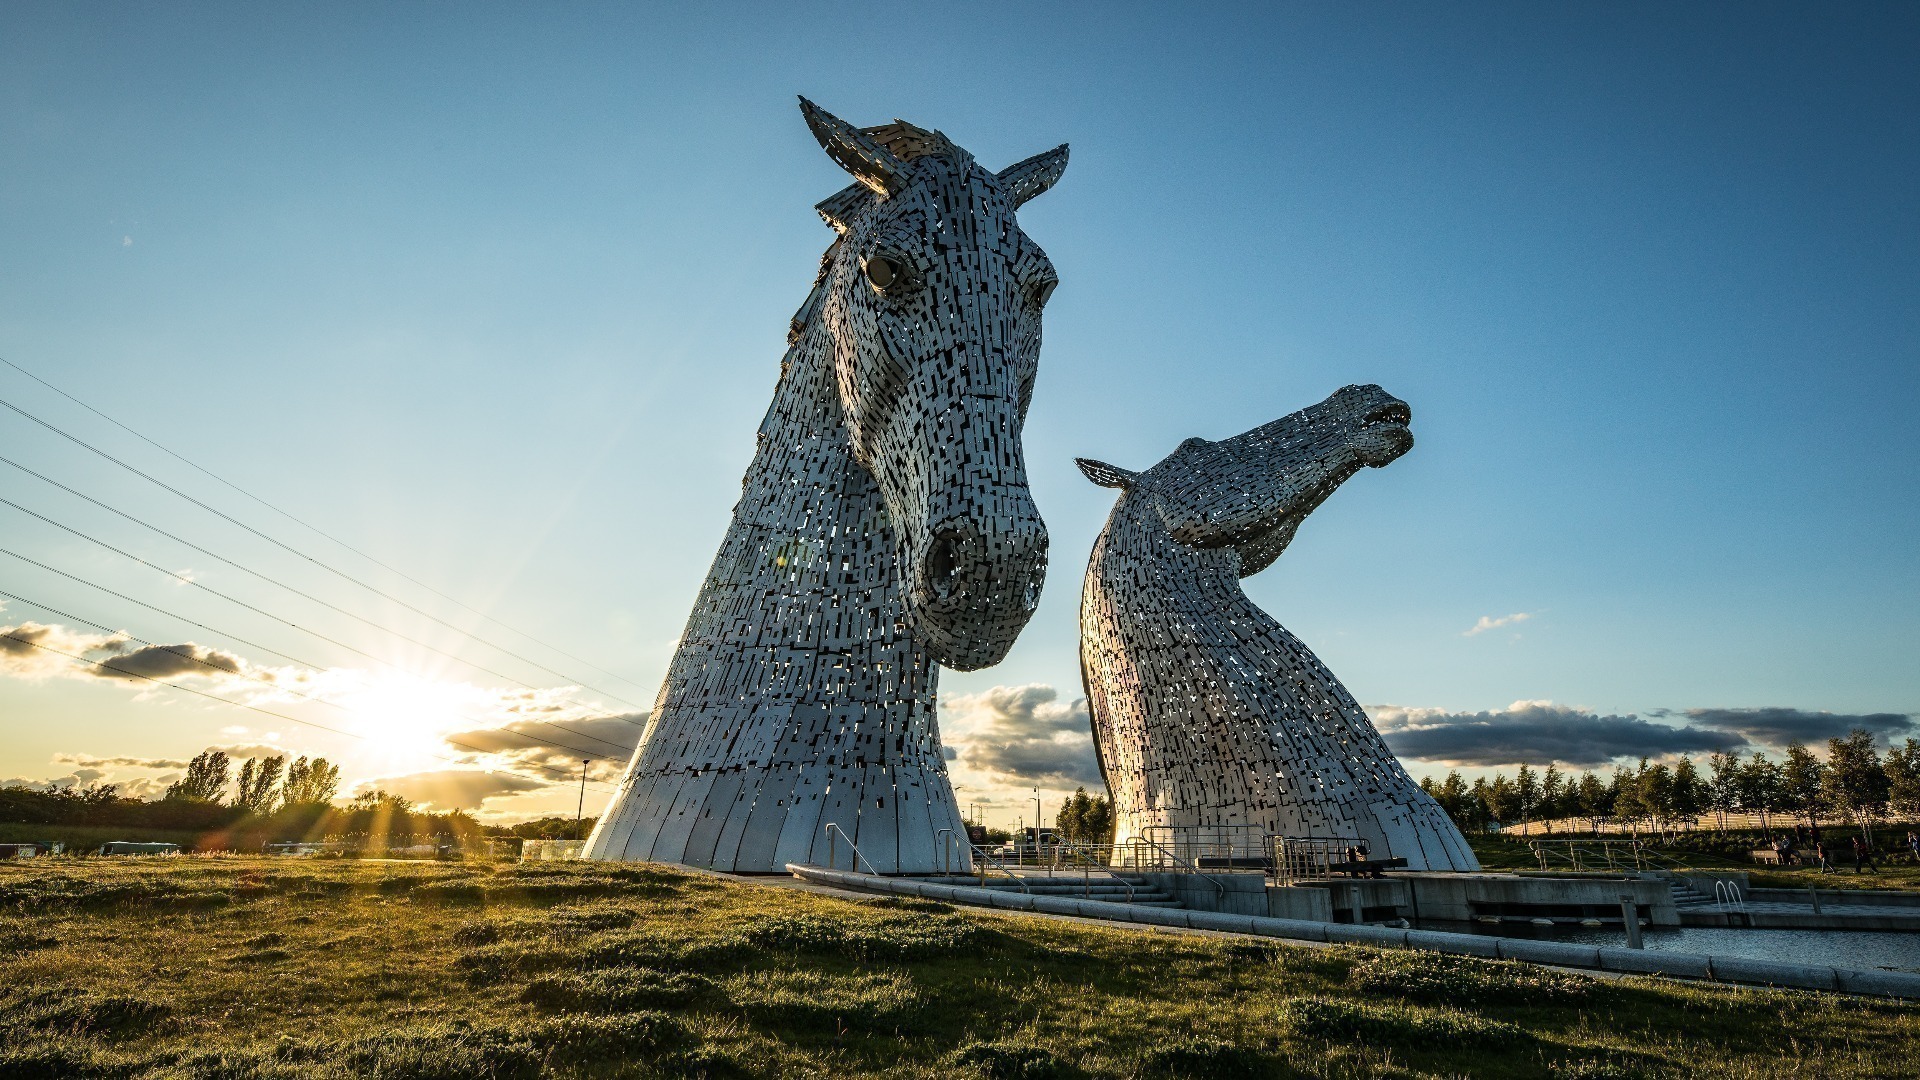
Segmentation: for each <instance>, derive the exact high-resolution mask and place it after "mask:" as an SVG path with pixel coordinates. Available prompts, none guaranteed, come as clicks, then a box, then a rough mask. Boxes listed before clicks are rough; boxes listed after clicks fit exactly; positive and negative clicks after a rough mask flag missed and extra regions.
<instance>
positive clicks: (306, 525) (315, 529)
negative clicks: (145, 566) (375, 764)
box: [0, 356, 646, 705]
mask: <svg viewBox="0 0 1920 1080" xmlns="http://www.w3.org/2000/svg"><path fill="white" fill-rule="evenodd" d="M0 364H5V365H7V366H8V367H10V368H12V369H13V370H15V371H17V372H19V373H20V374H22V375H25V376H26V377H27V378H29V379H32V380H33V381H34V382H37V383H39V384H40V385H41V386H44V387H46V388H47V389H49V390H51V391H53V392H54V393H56V394H59V395H60V396H61V397H63V398H66V399H67V400H68V401H71V402H73V403H74V404H75V405H78V406H80V407H81V408H83V409H85V410H87V411H88V412H90V413H92V414H93V415H95V416H97V417H99V418H100V419H102V420H105V421H106V422H107V423H109V424H112V425H113V426H114V427H117V428H119V429H120V430H121V431H124V432H126V433H127V434H129V435H131V436H133V437H134V438H136V439H139V440H140V441H141V442H143V443H146V444H147V445H148V446H151V447H153V448H154V449H155V450H158V451H160V452H161V453H163V454H165V455H167V456H168V457H170V458H173V459H174V460H175V461H178V462H180V463H182V464H184V465H186V466H187V467H188V468H191V469H193V470H194V471H196V472H199V473H200V474H202V475H204V476H207V477H210V478H212V479H214V480H216V481H218V482H220V483H221V484H224V485H225V486H227V487H229V488H232V489H233V490H235V491H237V492H239V493H240V494H242V495H245V496H246V497H247V498H249V499H252V500H253V501H254V502H257V503H259V504H260V505H261V506H264V507H266V508H267V509H269V510H271V511H273V512H274V513H276V514H279V515H280V516H281V517H283V518H286V519H287V520H288V521H291V522H293V523H294V524H295V525H298V526H300V527H301V528H303V529H306V530H307V531H309V532H312V533H314V534H315V535H318V536H320V537H323V538H325V539H327V540H331V541H332V542H334V543H335V544H338V545H340V546H341V547H343V548H345V549H347V550H348V551H351V552H353V553H354V554H355V555H358V556H360V557H361V558H363V559H365V560H367V561H368V562H370V563H372V564H373V565H375V566H378V567H380V568H381V569H382V570H385V571H387V572H388V573H391V574H394V575H396V576H398V577H400V578H402V579H404V580H406V581H410V582H412V583H413V584H415V585H418V586H419V587H420V588H422V589H425V590H427V591H428V592H430V593H432V594H433V595H435V596H437V597H439V598H440V599H442V600H445V601H447V602H448V603H450V604H452V605H454V606H455V607H458V608H461V609H463V610H465V611H469V612H472V613H473V614H475V615H478V616H480V617H481V618H483V619H485V620H487V621H488V622H490V623H493V624H494V625H495V626H498V627H501V628H502V629H505V630H509V631H512V632H513V633H515V634H518V635H519V636H521V637H523V638H526V639H527V640H528V641H531V642H533V643H534V644H535V645H538V646H540V647H541V648H544V649H548V650H550V651H552V652H554V653H557V654H558V655H560V656H564V657H566V658H567V659H569V660H572V661H574V662H575V663H578V664H585V665H587V666H588V667H590V668H592V669H593V670H595V671H598V672H600V673H601V674H603V675H609V676H612V677H613V678H615V679H620V681H621V682H623V683H626V684H627V685H628V686H632V687H634V689H636V690H639V691H641V692H643V693H644V692H645V691H646V687H643V686H639V685H637V684H635V683H633V682H632V681H630V680H628V679H624V678H621V677H620V676H619V675H617V674H615V673H614V672H611V671H608V670H607V669H606V668H603V667H601V666H600V665H598V664H596V663H594V662H593V661H591V660H586V659H583V658H581V657H578V656H575V655H573V654H572V653H570V652H568V651H566V650H565V649H562V648H560V647H559V646H557V645H550V644H548V643H547V642H545V641H542V640H540V639H539V638H537V637H534V636H533V635H532V634H529V633H527V632H526V631H524V630H521V629H518V628H516V627H514V626H513V625H511V624H509V623H505V622H502V621H500V620H499V619H496V618H494V617H493V616H492V615H489V614H487V613H486V612H484V611H481V610H480V609H479V608H476V607H473V606H471V605H468V604H464V603H462V602H460V601H459V600H457V599H455V598H453V597H451V596H449V595H447V594H446V593H443V592H441V591H440V590H439V589H436V588H434V587H433V586H431V585H429V584H427V583H426V582H424V581H421V580H420V579H419V578H416V577H413V576H411V575H409V574H407V573H405V572H404V571H402V570H399V569H398V568H396V567H393V566H390V565H388V564H387V563H385V562H382V561H381V560H379V559H376V558H374V557H373V556H372V555H369V554H367V553H366V552H364V551H362V550H360V549H359V548H357V547H354V546H353V545H352V544H349V543H347V542H346V541H345V540H342V539H340V538H339V537H337V536H335V535H333V534H332V533H330V532H327V531H326V530H325V529H322V528H321V527H319V526H318V525H314V524H311V523H310V522H307V521H305V520H302V519H301V518H298V517H295V516H294V515H293V514H292V513H290V512H288V511H286V510H282V509H281V508H280V507H278V506H275V505H274V504H273V503H270V502H268V501H267V500H265V499H263V498H261V497H260V496H258V495H255V494H254V493H253V492H251V491H248V490H247V489H246V488H243V487H241V486H240V485H239V484H236V483H234V482H233V481H231V480H228V479H227V478H226V477H224V476H221V475H220V474H218V473H216V472H214V471H213V470H211V469H208V468H206V467H205V466H203V465H200V464H199V463H198V462H195V461H193V460H191V459H189V458H186V457H184V456H182V455H180V454H178V453H175V452H174V451H173V450H170V449H168V448H167V447H165V446H162V445H161V444H159V443H158V442H155V441H154V440H152V439H150V438H148V437H147V436H145V435H143V434H141V433H140V432H138V431H135V430H134V429H132V428H130V427H128V426H127V425H125V424H123V423H121V422H120V421H118V420H115V419H114V418H113V417H111V416H108V415H107V414H106V413H104V412H101V411H100V410H99V409H96V408H94V407H93V406H91V405H89V404H87V403H86V402H84V401H82V400H80V399H79V398H77V397H74V396H73V395H72V394H69V393H67V392H66V391H65V390H62V389H60V388H59V387H57V386H55V385H53V384H52V383H50V382H48V381H47V380H45V379H43V378H41V377H40V376H38V375H35V374H34V373H33V372H31V371H28V370H27V369H26V368H23V367H21V366H20V365H19V364H16V363H14V362H13V361H11V360H9V359H7V358H6V357H4V356H0ZM561 677H562V678H565V676H561ZM608 696H609V697H611V696H612V695H611V694H609V695H608ZM616 700H617V699H616ZM627 704H629V705H632V704H633V702H631V701H629V702H627Z"/></svg>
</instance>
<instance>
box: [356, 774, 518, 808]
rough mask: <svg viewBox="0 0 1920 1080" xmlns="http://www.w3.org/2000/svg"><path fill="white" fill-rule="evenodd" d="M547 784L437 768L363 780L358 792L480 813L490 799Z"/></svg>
mask: <svg viewBox="0 0 1920 1080" xmlns="http://www.w3.org/2000/svg"><path fill="white" fill-rule="evenodd" d="M547 786H548V785H546V784H543V783H541V782H540V781H538V780H533V779H530V778H528V777H525V776H520V775H518V774H516V773H510V772H495V771H491V770H482V769H438V770H435V771H432V772H420V773H409V774H407V775H404V776H383V777H375V778H373V779H369V780H362V781H360V782H359V783H358V784H355V785H354V788H355V790H356V791H365V790H369V789H372V788H379V789H380V790H382V791H387V792H391V793H393V794H395V795H398V796H400V797H401V798H403V799H408V800H410V801H412V802H414V803H417V804H419V805H421V806H426V807H431V808H433V809H435V810H478V809H480V804H481V803H483V802H485V801H486V800H488V799H493V798H498V797H500V796H503V795H518V794H520V793H522V792H527V791H538V790H541V789H543V788H545V787H547Z"/></svg>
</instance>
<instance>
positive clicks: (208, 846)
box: [0, 750, 571, 851]
mask: <svg viewBox="0 0 1920 1080" xmlns="http://www.w3.org/2000/svg"><path fill="white" fill-rule="evenodd" d="M230 789H231V790H230ZM339 792H340V767H339V766H337V765H334V764H333V763H331V762H329V761H328V760H327V759H326V758H321V757H316V758H312V759H309V758H306V757H298V758H295V759H294V760H293V761H292V762H290V763H289V762H288V761H287V759H286V758H285V757H284V756H281V757H261V758H248V759H247V760H246V761H245V762H243V763H242V764H241V766H240V769H239V772H238V775H237V776H236V775H235V772H234V768H233V761H232V760H231V759H230V758H229V757H228V756H227V755H226V754H225V753H224V752H223V751H219V750H208V751H206V752H205V753H202V754H199V755H196V756H195V757H194V758H193V760H192V761H190V762H188V763H187V771H186V775H185V776H183V777H181V778H180V780H178V781H177V782H175V783H173V784H171V785H169V786H168V788H167V790H166V792H165V794H163V795H162V796H161V797H160V798H159V799H157V800H153V801H147V800H143V799H135V798H128V797H125V796H122V795H120V794H119V793H118V789H117V785H114V784H101V785H94V786H85V787H70V788H57V787H53V786H52V785H49V786H48V787H47V788H45V789H33V788H8V789H5V790H0V821H8V822H16V823H21V824H30V825H86V826H106V827H113V828H122V829H127V830H130V831H132V830H142V829H167V830H174V831H192V832H198V833H200V834H201V837H200V840H199V841H198V843H197V844H196V846H197V847H199V848H202V849H205V850H216V849H225V850H239V851H247V850H257V849H259V848H260V847H261V846H263V845H265V844H267V843H271V842H274V841H285V840H294V841H302V840H304V841H318V840H334V841H346V842H347V843H348V844H349V846H363V847H368V848H374V847H386V846H405V845H406V844H408V843H410V842H436V841H442V842H444V841H453V842H461V843H464V842H471V841H475V840H478V839H480V837H481V836H482V835H483V830H482V829H481V827H480V824H479V823H478V822H476V821H475V820H474V819H473V817H472V816H471V815H469V814H467V813H464V812H462V811H459V810H454V811H449V812H446V813H429V812H426V811H422V810H418V809H416V808H415V807H414V804H413V803H412V802H410V801H409V800H407V799H404V798H401V797H400V796H398V795H394V794H392V793H390V792H386V791H382V790H380V789H378V788H375V789H372V790H369V791H363V792H360V793H358V794H356V795H355V796H354V797H353V798H352V799H351V800H349V801H348V802H347V803H346V804H345V805H336V803H335V800H336V799H337V798H338V796H339ZM569 824H571V822H569Z"/></svg>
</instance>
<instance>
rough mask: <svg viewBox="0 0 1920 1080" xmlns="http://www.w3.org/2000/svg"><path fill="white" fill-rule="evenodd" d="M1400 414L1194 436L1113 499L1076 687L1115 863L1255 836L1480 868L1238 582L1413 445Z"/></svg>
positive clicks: (1117, 482)
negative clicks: (1155, 844) (1117, 854)
mask: <svg viewBox="0 0 1920 1080" xmlns="http://www.w3.org/2000/svg"><path fill="white" fill-rule="evenodd" d="M1410 418H1411V412H1410V410H1409V409H1408V408H1407V406H1406V404H1405V403H1404V402H1401V401H1399V400H1398V399H1396V398H1393V397H1390V396H1389V395H1388V394H1387V393H1386V392H1385V391H1383V390H1381V389H1380V388H1379V387H1377V386H1349V387H1346V388H1344V389H1342V390H1339V391H1337V392H1336V393H1334V394H1333V395H1332V396H1331V397H1329V398H1327V399H1326V400H1325V401H1323V402H1321V403H1320V404H1318V405H1314V406H1312V407H1311V408H1307V409H1303V410H1301V411H1300V412H1297V413H1294V414H1293V415H1291V416H1287V417H1283V418H1281V419H1279V420H1275V421H1274V422H1272V423H1270V424H1266V425H1264V426H1262V427H1258V428H1255V429H1253V430H1252V431H1249V432H1247V433H1246V434H1244V435H1239V436H1236V437H1234V438H1231V439H1226V440H1223V441H1220V442H1208V441H1207V440H1205V439H1188V440H1187V441H1186V442H1184V443H1181V444H1180V446H1179V448H1178V449H1176V450H1175V451H1174V452H1173V453H1172V454H1170V455H1168V456H1167V458H1166V459H1165V460H1164V461H1161V462H1160V463H1159V464H1157V465H1155V466H1153V467H1152V468H1150V469H1148V470H1146V471H1145V472H1139V473H1133V472H1128V471H1126V470H1124V469H1119V468H1115V467H1114V466H1111V465H1107V464H1103V463H1101V462H1097V461H1089V460H1087V459H1084V458H1082V459H1080V468H1081V471H1083V472H1085V473H1086V474H1087V477H1088V479H1091V480H1092V481H1093V482H1094V483H1096V484H1100V485H1103V486H1105V487H1113V488H1119V489H1120V490H1121V495H1120V499H1119V501H1118V503H1117V504H1115V506H1114V508H1113V513H1112V515H1111V516H1110V517H1109V518H1108V519H1107V525H1106V529H1105V530H1104V531H1103V532H1102V533H1101V534H1100V538H1099V540H1097V541H1096V542H1095V543H1094V547H1093V558H1092V561H1091V563H1090V564H1089V565H1088V567H1087V578H1086V584H1085V589H1084V591H1083V592H1082V594H1081V601H1080V672H1081V678H1082V680H1083V681H1084V683H1085V686H1086V692H1087V701H1088V704H1089V707H1090V710H1091V712H1092V715H1093V729H1094V745H1095V746H1096V748H1097V749H1098V752H1099V760H1100V768H1101V771H1102V772H1103V773H1104V774H1105V775H1106V778H1107V784H1108V786H1109V787H1110V788H1111V789H1112V791H1113V799H1114V814H1115V818H1116V819H1117V823H1118V828H1117V830H1116V835H1115V840H1116V841H1117V844H1118V845H1121V846H1117V847H1116V851H1120V850H1122V846H1124V845H1126V844H1127V843H1128V841H1130V840H1132V839H1133V838H1135V837H1141V836H1147V837H1148V838H1149V839H1153V838H1154V837H1158V838H1159V840H1160V842H1161V843H1163V844H1164V843H1165V841H1166V840H1168V839H1171V838H1177V837H1178V836H1180V835H1182V834H1181V833H1179V832H1178V831H1171V832H1162V831H1160V830H1159V829H1153V830H1151V833H1150V827H1155V826H1158V827H1165V826H1172V827H1174V829H1175V830H1178V829H1180V828H1186V827H1193V826H1241V827H1246V826H1252V827H1254V830H1255V831H1256V832H1257V833H1258V834H1259V835H1261V836H1263V837H1264V836H1267V835H1276V834H1277V835H1283V836H1316V837H1338V838H1351V839H1363V840H1366V841H1367V842H1368V844H1369V848H1370V852H1371V854H1372V855H1373V856H1374V857H1389V858H1405V859H1406V860H1407V865H1408V867H1409V868H1411V869H1426V870H1478V869H1479V868H1480V864H1479V862H1478V861H1477V860H1476V859H1475V858H1474V856H1473V852H1472V851H1471V850H1469V849H1468V847H1467V843H1466V840H1465V838H1464V837H1462V836H1461V835H1460V831H1459V830H1458V829H1456V828H1455V827H1454V825H1453V823H1452V822H1451V821H1450V820H1449V819H1448V818H1447V815H1446V814H1445V812H1443V811H1442V810H1441V809H1440V807H1439V805H1438V804H1436V803H1435V802H1434V801H1433V799H1432V798H1430V797H1429V796H1428V795H1427V794H1426V793H1425V792H1423V791H1421V790H1420V788H1419V786H1418V785H1416V784H1415V783H1414V782H1413V779H1412V778H1411V777H1409V776H1408V775H1407V771H1406V769H1405V768H1403V767H1402V766H1401V765H1400V762H1399V761H1398V760H1397V759H1396V758H1395V757H1394V756H1393V752H1392V751H1390V750H1388V749H1387V746H1386V743H1385V742H1383V741H1382V740H1381V738H1380V735H1379V733H1378V732H1377V731H1375V730H1374V727H1373V724H1372V723H1371V722H1370V721H1369V720H1368V719H1367V714H1366V713H1365V712H1364V711H1362V710H1361V708H1360V705H1359V703H1358V702H1356V701H1355V700H1354V699H1353V695H1351V694H1349V693H1348V692H1347V689H1346V687H1344V686H1342V685H1340V680H1338V679H1336V678H1334V677H1333V674H1332V673H1331V672H1329V671H1328V670H1327V669H1326V667H1325V665H1323V664H1321V663H1320V660H1319V658H1318V657H1316V656H1314V655H1313V653H1312V652H1311V651H1310V650H1309V649H1308V648H1307V647H1306V646H1305V645H1303V644H1301V642H1300V640H1299V639H1298V638H1296V637H1294V636H1293V635H1292V634H1290V633H1288V632H1287V630H1286V628H1285V627H1283V626H1281V625H1280V624H1279V623H1278V622H1275V621H1274V619H1273V617H1272V616H1270V615H1268V614H1267V613H1266V612H1264V611H1262V610H1260V608H1259V607H1257V606H1255V605H1254V603H1253V601H1252V600H1250V599H1248V598H1247V594H1246V593H1245V592H1243V591H1241V588H1240V579H1241V578H1243V577H1246V576H1248V575H1250V574H1256V573H1259V572H1260V571H1261V570H1264V569H1266V568H1267V567H1268V566H1270V565H1272V563H1273V561H1274V560H1275V559H1276V558H1278V557H1279V556H1280V553H1281V552H1282V551H1284V550H1285V549H1286V546H1287V544H1288V542H1290V541H1291V540H1292V539H1293V535H1294V531H1295V530H1296V529H1298V528H1299V527H1300V523H1301V522H1302V521H1303V520H1305V519H1306V517H1307V515H1308V514H1310V513H1312V512H1313V511H1314V509H1315V508H1316V507H1318V506H1319V505H1320V504H1321V503H1322V502H1324V501H1325V500H1326V498H1327V496H1329V495H1331V494H1333V490H1334V489H1335V488H1337V487H1339V486H1340V485H1341V484H1342V483H1344V482H1345V481H1346V480H1347V478H1348V477H1351V476H1353V475H1354V474H1355V473H1357V472H1359V471H1360V469H1361V468H1363V467H1366V466H1373V467H1379V466H1382V465H1386V464H1387V463H1388V462H1391V461H1393V460H1394V459H1395V458H1397V457H1399V456H1400V455H1401V454H1404V453H1406V452H1407V450H1408V449H1409V448H1411V447H1412V446H1413V435H1412V433H1411V432H1410V431H1408V429H1407V423H1408V421H1409V419H1410Z"/></svg>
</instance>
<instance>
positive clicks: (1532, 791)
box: [1513, 764, 1540, 825]
mask: <svg viewBox="0 0 1920 1080" xmlns="http://www.w3.org/2000/svg"><path fill="white" fill-rule="evenodd" d="M1513 802H1514V810H1515V811H1516V812H1517V813H1518V814H1519V816H1520V823H1521V824H1522V825H1525V824H1527V823H1528V822H1530V821H1532V820H1533V811H1534V809H1535V808H1537V807H1538V806H1539V805H1540V778H1539V777H1538V776H1535V775H1534V772H1533V770H1532V769H1530V768H1528V767H1527V766H1526V765H1524V764H1523V765H1521V766H1520V771H1519V772H1518V773H1517V774H1515V776H1514V778H1513Z"/></svg>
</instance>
